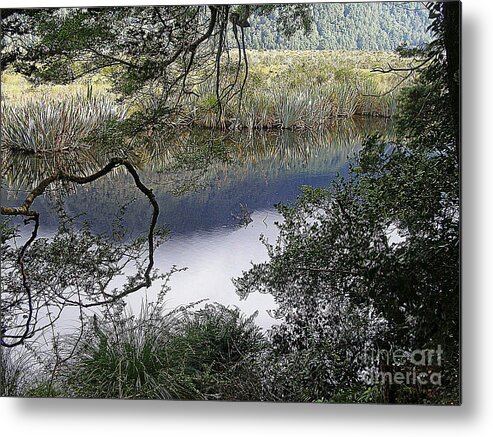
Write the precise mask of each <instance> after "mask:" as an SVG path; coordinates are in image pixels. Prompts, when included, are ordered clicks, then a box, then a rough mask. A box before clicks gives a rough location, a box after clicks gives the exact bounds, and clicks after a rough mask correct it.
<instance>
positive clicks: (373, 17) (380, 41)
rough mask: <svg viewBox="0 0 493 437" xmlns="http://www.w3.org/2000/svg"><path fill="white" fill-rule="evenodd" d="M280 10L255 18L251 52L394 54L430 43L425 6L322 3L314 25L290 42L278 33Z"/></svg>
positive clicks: (250, 32)
mask: <svg viewBox="0 0 493 437" xmlns="http://www.w3.org/2000/svg"><path fill="white" fill-rule="evenodd" d="M278 14H279V12H278V11H277V10H276V11H275V12H273V13H272V14H270V15H269V16H253V17H252V18H251V19H250V24H251V28H250V29H249V30H248V31H247V32H246V40H247V45H248V47H249V48H251V49H290V50H338V49H346V50H356V49H361V50H393V49H395V48H396V47H398V46H399V44H402V43H407V45H409V46H419V45H422V44H423V43H426V42H428V41H429V33H428V32H427V27H428V25H429V20H428V10H427V9H426V8H425V6H424V5H423V3H420V2H416V3H393V2H384V3H321V4H314V5H313V18H314V25H313V27H312V31H311V32H310V34H308V35H304V32H303V31H302V30H299V31H298V32H296V33H295V34H294V35H293V36H292V37H290V38H287V37H286V36H284V35H282V34H281V33H280V32H278V29H277V26H276V24H275V23H276V22H278V21H279V20H278V17H277V15H278Z"/></svg>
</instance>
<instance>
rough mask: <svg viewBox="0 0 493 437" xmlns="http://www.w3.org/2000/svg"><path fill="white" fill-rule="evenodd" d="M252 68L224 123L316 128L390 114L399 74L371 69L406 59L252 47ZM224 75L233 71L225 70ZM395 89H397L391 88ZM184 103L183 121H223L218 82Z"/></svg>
mask: <svg viewBox="0 0 493 437" xmlns="http://www.w3.org/2000/svg"><path fill="white" fill-rule="evenodd" d="M249 62H250V73H249V80H248V81H247V85H246V88H245V90H244V93H243V100H242V102H241V108H240V106H239V101H238V99H237V98H236V99H232V100H231V101H230V102H228V104H227V105H226V107H225V108H223V114H222V116H223V117H222V119H221V120H220V123H219V124H220V126H227V127H230V128H247V129H291V130H302V129H314V128H322V127H326V126H327V125H329V124H330V123H331V121H332V120H333V119H335V118H341V117H352V116H354V115H363V116H372V117H391V116H392V115H393V114H394V112H395V109H396V98H397V95H398V92H399V87H397V88H396V89H395V90H393V88H394V86H395V85H396V83H397V80H398V78H396V77H395V76H393V75H390V74H382V73H371V72H370V71H371V69H372V68H375V67H381V66H383V65H384V66H386V65H387V64H389V63H392V64H393V65H395V66H399V67H403V66H405V65H407V64H406V62H407V61H405V60H403V59H401V58H399V57H398V56H396V55H395V54H393V53H389V52H376V53H371V52H344V51H337V52H329V51H321V52H290V51H266V52H254V51H251V52H250V53H249ZM222 81H223V82H224V83H229V82H230V81H231V77H229V76H228V74H224V76H223V78H222ZM389 90H393V91H392V92H388V91H389ZM194 91H195V93H196V95H197V97H196V98H190V99H189V100H188V102H187V103H186V104H185V105H184V107H183V108H182V109H183V111H182V114H181V121H182V122H183V123H185V124H195V125H199V126H203V127H215V126H217V122H218V113H217V104H216V97H215V91H214V83H213V82H212V80H211V81H209V82H205V83H202V84H201V85H200V86H198V87H197V88H196V89H195V90H194Z"/></svg>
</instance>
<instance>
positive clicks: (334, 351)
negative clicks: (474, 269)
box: [236, 4, 460, 404]
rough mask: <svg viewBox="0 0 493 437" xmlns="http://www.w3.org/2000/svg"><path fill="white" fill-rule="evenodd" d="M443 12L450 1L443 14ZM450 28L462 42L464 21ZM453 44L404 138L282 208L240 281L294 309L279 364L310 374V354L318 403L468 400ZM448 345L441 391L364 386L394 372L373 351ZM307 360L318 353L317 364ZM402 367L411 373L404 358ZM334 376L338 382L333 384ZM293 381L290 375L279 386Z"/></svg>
mask: <svg viewBox="0 0 493 437" xmlns="http://www.w3.org/2000/svg"><path fill="white" fill-rule="evenodd" d="M441 7H443V8H447V7H449V4H445V6H441ZM451 7H455V5H452V6H451ZM443 16H444V15H442V11H441V9H440V7H439V8H438V13H437V15H436V18H437V19H438V20H440V19H443ZM440 28H441V29H443V31H447V32H450V34H451V37H452V38H455V41H457V38H458V28H447V27H446V26H445V27H440ZM449 37H450V35H449ZM439 40H440V39H439ZM443 50H444V47H443V46H442V47H441V51H437V50H436V48H432V49H431V52H430V53H431V55H432V56H431V58H432V60H431V62H430V63H429V65H427V67H426V68H425V69H424V70H423V71H422V74H421V75H420V79H419V82H418V83H417V84H416V85H415V86H414V87H411V88H409V89H408V90H406V92H405V97H404V98H403V103H402V105H401V108H400V112H399V117H398V119H399V126H400V132H399V134H398V138H399V140H398V141H397V143H396V144H387V143H385V142H383V141H382V140H381V139H380V138H379V137H378V136H372V137H369V138H368V139H367V141H366V142H365V144H364V147H363V149H362V151H361V153H360V155H359V157H358V158H357V159H356V161H355V162H354V164H353V165H352V166H351V169H350V174H349V176H348V177H346V178H341V179H340V180H338V181H336V182H335V183H334V184H333V185H332V186H330V187H329V188H328V189H327V190H325V191H322V190H315V191H314V190H311V189H308V190H305V192H304V193H303V195H301V196H300V197H299V199H298V201H297V202H295V203H293V204H289V205H284V206H280V212H281V213H282V214H283V218H284V221H283V222H282V223H281V224H280V225H279V228H280V236H279V238H278V239H277V241H276V242H275V243H274V244H267V249H268V251H269V256H270V260H269V261H268V262H265V263H263V264H258V265H254V267H253V268H252V269H251V270H250V271H249V272H247V273H245V274H244V275H243V276H242V277H241V278H239V279H237V280H236V284H237V288H238V292H239V294H240V296H242V297H246V296H248V294H249V293H252V292H262V293H270V294H272V295H273V296H274V298H275V300H276V302H277V304H278V305H279V310H278V316H279V317H282V323H281V324H280V325H279V327H276V328H275V329H273V330H272V333H271V335H273V345H274V350H276V348H277V354H278V356H279V360H281V361H278V362H282V360H284V365H283V367H282V368H283V369H284V370H286V369H287V370H286V372H287V373H288V374H289V373H292V372H290V371H289V369H295V370H294V371H293V372H298V375H300V376H301V375H303V374H304V370H302V369H299V368H298V367H297V366H298V364H299V363H300V362H302V363H304V365H303V369H310V368H312V367H313V368H316V369H317V371H316V372H314V374H313V375H309V376H310V377H311V378H312V381H313V383H312V384H309V383H307V384H306V385H302V387H303V388H304V389H305V390H308V391H309V390H310V388H313V389H314V391H313V392H312V393H310V394H309V395H308V397H309V398H311V399H315V400H316V399H327V400H334V401H341V400H342V401H351V402H354V401H358V399H359V400H360V401H365V400H366V401H370V400H371V401H375V400H378V399H381V400H382V401H385V402H398V403H409V402H413V403H414V402H422V403H435V404H440V403H442V404H447V403H452V404H457V403H458V402H459V375H458V372H459V322H460V312H459V297H460V292H459V286H460V280H459V272H460V265H459V260H460V222H459V205H460V197H459V189H460V174H459V161H458V141H459V138H458V136H457V132H458V126H457V123H458V119H457V118H455V117H454V116H453V113H454V111H456V110H457V108H456V107H455V106H454V102H457V100H454V99H455V98H456V97H457V96H454V92H455V91H454V88H453V87H451V86H450V81H449V80H448V72H449V64H448V63H447V58H446V57H444V56H443ZM447 53H448V52H447ZM457 74H458V72H457V71H455V72H454V71H452V76H453V77H457ZM341 321H342V323H341ZM346 329H348V331H349V332H347V331H346ZM348 334H349V335H348ZM327 340H332V341H331V343H329V344H328V345H327V347H321V348H319V347H318V344H317V343H319V344H322V345H323V342H324V341H327ZM343 345H344V346H343ZM438 346H440V347H441V348H442V349H443V350H444V354H443V359H442V363H441V365H440V368H439V370H440V372H441V375H442V381H441V385H440V386H439V387H432V389H429V390H424V389H423V388H421V387H419V386H417V385H413V384H412V383H404V384H402V385H390V386H389V385H388V384H385V383H381V384H377V387H376V388H375V390H371V389H370V390H369V391H365V390H363V391H362V389H361V382H362V379H361V380H358V378H362V376H363V375H364V374H365V372H367V371H371V370H372V369H373V370H377V371H378V370H382V367H381V363H379V362H375V361H372V360H370V361H368V360H367V359H366V358H367V356H368V355H366V354H367V353H368V352H369V351H378V350H395V349H400V350H404V351H413V350H423V349H431V350H436V349H437V348H438ZM317 350H319V351H320V352H319V354H318V355H317V354H316V352H317ZM351 351H354V352H355V355H354V356H351V355H349V357H351V359H350V360H348V361H347V362H346V363H345V364H344V365H343V366H342V367H341V368H338V367H337V363H338V362H339V360H340V359H341V358H343V362H344V356H345V355H346V354H348V353H349V354H350V353H351ZM314 354H315V355H314ZM346 356H347V355H346ZM304 357H311V359H310V361H309V363H310V364H309V365H308V363H307V362H306V361H304ZM359 359H360V360H361V361H360V362H358V360H359ZM348 363H351V364H352V365H353V366H354V367H351V366H350V365H348ZM321 369H324V370H321ZM390 370H391V371H394V372H395V371H400V370H402V371H404V370H409V369H408V367H406V366H405V365H397V364H396V363H392V364H391V367H390ZM420 370H421V371H426V372H432V371H433V368H432V367H425V368H421V369H420ZM324 372H325V374H326V375H327V377H326V378H323V381H319V380H317V375H320V374H324ZM309 379H310V378H309V377H308V378H306V380H307V381H308V380H309ZM331 380H332V381H334V380H335V381H337V384H335V387H330V385H328V384H325V385H323V384H321V382H326V381H331ZM290 384H291V381H289V380H288V381H287V382H286V376H284V377H282V378H281V381H279V382H278V386H280V387H289V385H290ZM337 389H339V390H337ZM380 389H381V397H380V394H379V393H380V392H379V390H380ZM292 391H294V392H295V393H298V392H299V390H297V389H294V390H292ZM301 393H303V391H301ZM305 393H306V392H305ZM305 395H306V394H305ZM313 395H314V396H313Z"/></svg>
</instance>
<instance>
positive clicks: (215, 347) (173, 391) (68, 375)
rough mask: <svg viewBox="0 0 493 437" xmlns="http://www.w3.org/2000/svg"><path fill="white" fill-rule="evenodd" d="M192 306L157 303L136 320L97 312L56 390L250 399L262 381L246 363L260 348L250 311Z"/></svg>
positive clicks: (100, 395)
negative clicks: (170, 307) (169, 306)
mask: <svg viewBox="0 0 493 437" xmlns="http://www.w3.org/2000/svg"><path fill="white" fill-rule="evenodd" d="M191 307H192V306H189V307H188V308H184V309H181V310H180V309H177V310H175V311H172V312H168V313H165V312H163V309H164V308H163V304H162V301H161V302H160V303H158V304H157V305H155V304H147V305H146V306H144V310H143V311H142V312H141V314H140V316H139V317H137V318H136V317H134V316H132V315H131V314H129V313H127V312H124V311H120V312H111V313H107V315H106V316H105V317H104V318H96V317H95V318H94V320H93V322H92V326H91V329H90V331H89V332H88V333H86V335H85V336H84V337H83V338H82V339H81V340H80V342H79V344H78V345H77V349H76V353H75V355H74V357H73V358H72V359H71V360H70V362H69V363H67V366H66V368H65V370H64V372H62V373H63V374H64V375H65V376H63V377H62V378H61V379H60V381H59V383H60V384H61V387H62V389H63V390H64V391H65V393H66V394H68V395H70V396H75V397H97V398H126V399H129V398H131V399H223V400H224V399H232V400H247V399H254V398H255V397H254V393H255V392H254V391H253V390H258V389H259V387H260V385H259V382H258V381H256V380H255V381H254V380H253V378H254V377H255V374H254V369H253V368H252V367H251V366H250V365H249V364H250V360H251V357H252V356H253V355H254V354H256V353H258V351H259V350H261V349H262V348H263V347H264V341H263V336H262V334H261V333H260V328H258V327H257V326H256V325H255V323H254V322H253V317H254V316H253V317H249V318H245V317H244V316H242V315H241V314H240V313H239V311H238V309H230V308H226V307H223V306H221V305H207V306H206V307H205V308H203V309H201V310H197V311H194V310H192V309H191ZM247 364H248V365H247Z"/></svg>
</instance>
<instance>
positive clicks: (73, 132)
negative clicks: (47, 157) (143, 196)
mask: <svg viewBox="0 0 493 437" xmlns="http://www.w3.org/2000/svg"><path fill="white" fill-rule="evenodd" d="M125 113H126V111H125V109H124V108H122V107H120V106H118V105H117V104H116V103H115V102H114V101H113V99H111V98H110V96H108V95H103V94H99V93H93V92H92V88H91V87H88V88H87V91H86V92H85V93H81V92H77V93H76V94H75V95H70V96H68V97H66V98H64V99H61V100H59V99H57V98H54V97H52V96H50V95H46V96H37V97H36V98H31V99H26V100H24V101H21V102H18V103H14V102H12V103H11V102H8V101H6V102H2V148H8V149H10V150H18V151H24V152H29V153H46V152H63V151H68V150H76V149H81V148H82V149H83V148H88V147H89V145H88V144H87V143H86V141H85V140H86V139H87V137H88V136H89V135H91V133H93V132H94V131H95V130H96V129H98V128H99V127H101V126H102V125H103V124H104V123H105V122H107V121H109V120H113V119H122V118H123V117H124V116H125Z"/></svg>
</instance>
